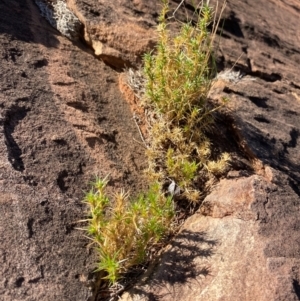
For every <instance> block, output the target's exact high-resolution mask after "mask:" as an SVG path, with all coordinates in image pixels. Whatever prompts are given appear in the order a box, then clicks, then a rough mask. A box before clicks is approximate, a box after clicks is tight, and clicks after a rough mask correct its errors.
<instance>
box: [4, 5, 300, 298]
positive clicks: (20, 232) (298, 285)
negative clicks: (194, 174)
mask: <svg viewBox="0 0 300 301" xmlns="http://www.w3.org/2000/svg"><path fill="white" fill-rule="evenodd" d="M42 1H44V0H42ZM47 1H48V0H45V1H44V2H47ZM60 1H61V0H60ZM34 2H35V1H31V0H24V1H17V0H2V1H1V2H0V41H1V46H0V55H1V64H0V75H1V81H0V102H1V103H0V121H1V122H0V128H1V132H2V136H1V143H0V153H1V162H0V170H1V172H0V190H1V200H0V212H1V215H0V237H1V246H0V265H1V272H0V275H1V277H0V296H1V298H0V299H1V300H4V301H19V300H22V301H23V300H25V301H35V300H39V301H40V300H47V301H54V300H55V301H56V300H62V301H64V300H66V301H67V300H72V301H77V300H78V301H79V300H80V301H81V300H89V301H91V300H93V301H96V300H95V298H94V297H95V295H94V296H93V293H92V292H91V290H90V289H89V288H88V287H87V286H88V285H91V284H93V280H94V278H95V277H94V274H93V273H91V271H92V270H93V268H94V263H95V259H96V258H95V254H94V253H93V251H92V249H91V248H88V247H87V244H88V243H87V240H86V239H85V238H84V237H83V235H82V233H81V232H80V231H79V230H76V227H78V223H77V221H78V220H81V219H84V218H85V215H86V214H85V208H84V206H83V204H82V203H81V200H82V198H83V196H84V193H83V190H86V189H88V183H89V182H90V181H91V179H92V178H93V176H94V175H95V174H99V175H100V176H104V175H106V174H108V173H109V174H110V175H111V177H112V178H113V179H114V181H112V182H111V185H110V190H111V191H113V190H114V189H118V188H120V187H127V188H131V190H133V191H139V190H140V189H141V188H142V187H143V185H144V183H143V182H142V178H141V174H142V169H143V166H144V164H145V163H144V162H145V158H144V148H143V146H142V145H141V143H140V142H141V137H140V133H139V131H138V127H137V125H136V123H135V122H134V119H133V118H132V117H133V112H132V111H131V110H130V106H129V104H128V103H127V102H126V100H125V98H127V100H128V101H129V103H130V104H131V108H133V110H134V112H138V113H139V114H141V113H142V112H140V111H138V109H137V107H136V101H137V99H136V98H135V96H134V94H132V91H130V90H128V87H127V85H126V83H125V80H124V76H119V74H117V73H116V72H115V71H114V70H113V69H115V70H120V69H122V68H124V67H129V66H134V67H138V65H139V64H140V62H141V56H142V55H143V53H144V52H145V51H148V50H151V49H153V47H154V44H155V41H156V37H155V34H154V27H155V25H156V22H157V20H156V18H157V16H158V13H159V9H160V4H159V2H158V1H148V0H134V1H127V0H116V1H106V0H100V1H95V0H85V1H83V0H66V3H67V4H68V9H70V10H71V11H72V12H73V14H75V15H76V20H77V18H78V19H79V20H80V22H81V23H82V25H83V31H82V32H81V31H80V32H79V34H81V36H80V38H81V41H78V40H77V39H74V40H72V36H69V38H71V40H69V39H68V38H66V37H65V36H63V35H62V34H65V33H64V32H62V34H60V32H59V31H57V30H56V29H55V28H58V30H60V29H59V28H60V27H58V26H54V28H53V27H51V26H50V25H49V24H48V22H47V21H46V20H45V19H44V18H43V17H42V16H41V15H40V11H39V9H38V7H37V6H36V5H35V4H34ZM48 2H53V3H54V2H55V3H57V2H58V1H55V0H53V1H50V0H49V1H48ZM180 3H182V5H181V8H180V9H179V10H178V11H177V12H176V18H177V19H179V20H181V21H184V20H185V17H186V14H187V15H191V14H192V11H193V9H192V5H191V3H192V1H189V0H186V1H183V2H181V1H178V0H176V1H175V0H174V1H173V0H172V1H170V7H171V12H170V14H172V11H174V10H175V9H176V7H178V5H179V4H180ZM215 3H216V1H210V4H211V5H214V4H215ZM299 17H300V4H299V1H297V0H270V1H265V2H263V3H262V2H261V1H258V0H244V1H237V0H228V1H227V7H226V9H225V12H224V14H223V16H222V20H221V24H223V30H222V37H221V38H220V40H219V47H218V50H217V51H216V54H217V65H218V68H219V70H218V71H219V75H218V77H217V79H216V81H215V84H214V86H213V88H212V90H211V92H210V98H212V99H214V100H217V101H218V100H220V99H221V98H222V97H224V96H225V97H227V98H229V99H230V103H229V107H230V110H231V111H230V113H227V115H226V116H225V117H224V116H223V117H222V116H218V117H220V118H217V119H216V120H217V123H216V129H217V131H216V133H215V134H213V135H212V136H211V141H212V145H213V147H214V146H218V147H221V149H222V150H224V151H229V152H231V156H232V158H233V159H232V162H231V168H230V171H229V173H228V174H227V175H226V177H224V178H223V179H221V180H220V182H219V183H218V184H217V185H216V186H215V187H213V188H212V191H211V193H210V194H209V195H207V197H206V198H205V200H204V202H203V204H202V205H201V207H200V209H199V211H198V212H197V213H196V214H195V215H194V216H192V217H190V218H189V219H188V220H187V221H186V223H185V224H184V226H183V228H182V229H181V231H180V233H179V234H178V235H177V236H176V237H175V238H174V239H173V240H172V241H171V242H170V244H169V246H168V247H167V248H166V249H165V250H164V252H163V255H162V257H161V258H160V259H159V263H158V264H157V266H155V267H154V268H153V271H152V273H151V274H150V276H148V277H145V279H142V280H141V281H140V282H139V283H138V284H136V286H134V287H133V288H132V289H131V290H129V291H128V292H126V294H124V295H123V296H122V298H123V300H157V299H159V300H165V301H168V300H184V301H185V300H187V301H189V300H199V301H200V300H209V301H217V300H218V301H219V300H222V301H229V300H230V301H235V300H237V301H241V300H245V301H252V300H253V301H256V300H259V301H275V300H276V301H281V300H282V301H283V300H288V301H293V300H299V299H300V269H299V266H300V226H299V213H300V212H299V210H300V209H299V208H300V188H299V187H300V164H299V162H300V151H299V136H300V122H299V118H300V82H299V70H298V69H299V68H298V65H299V64H300V41H299V37H300V26H299V25H300V23H299V22H300V21H299V20H300V18H299ZM64 24H68V23H67V22H65V23H64ZM53 25H55V24H54V23H53V24H52V26H53ZM220 32H221V30H220ZM220 32H219V33H220ZM87 44H88V45H87ZM98 58H101V59H102V61H101V60H98ZM103 61H104V62H106V63H107V65H105V64H104V62H103ZM108 65H109V66H108ZM110 67H113V69H112V68H110ZM228 69H229V71H228ZM221 71H223V73H221Z"/></svg>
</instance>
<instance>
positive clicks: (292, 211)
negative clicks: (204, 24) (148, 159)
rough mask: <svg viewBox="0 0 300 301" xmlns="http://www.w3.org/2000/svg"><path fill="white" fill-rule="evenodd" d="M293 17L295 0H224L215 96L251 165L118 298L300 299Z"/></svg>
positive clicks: (298, 57)
mask: <svg viewBox="0 0 300 301" xmlns="http://www.w3.org/2000/svg"><path fill="white" fill-rule="evenodd" d="M299 17H300V4H299V3H298V2H297V1H269V2H268V3H265V5H264V7H262V6H261V2H259V1H242V2H241V1H234V0H232V1H228V4H227V7H226V10H225V12H224V14H223V16H222V18H223V19H222V22H223V21H224V27H223V34H222V38H221V39H220V41H219V51H218V64H219V67H220V69H221V70H222V69H224V68H233V70H232V71H230V72H228V73H227V75H224V76H220V79H219V80H217V81H216V83H215V85H214V87H213V89H212V91H211V97H212V98H214V99H216V100H218V99H220V98H221V97H222V96H226V97H229V98H230V100H231V101H230V107H231V109H232V113H231V114H230V115H231V116H233V119H234V122H233V125H232V130H233V134H234V136H235V139H234V140H235V141H236V142H237V143H238V144H239V146H240V149H241V150H243V152H244V154H245V156H246V157H247V158H248V159H249V163H250V165H252V172H251V171H250V170H251V169H250V170H248V171H250V174H249V173H247V172H246V169H247V168H245V166H244V167H242V166H241V165H240V168H241V169H240V171H231V172H229V174H228V175H227V179H224V180H221V182H220V183H219V184H218V185H217V186H216V187H214V189H213V191H212V193H211V194H210V195H208V196H207V197H206V199H205V200H204V202H203V204H202V206H201V208H200V210H199V212H198V214H196V215H194V216H192V217H191V218H189V219H188V220H187V221H186V223H185V225H184V227H183V229H182V231H181V232H180V234H179V235H178V236H177V237H176V238H175V239H174V240H173V241H172V242H171V243H170V245H169V247H168V248H167V250H166V251H165V253H164V255H163V256H162V258H161V260H160V263H159V264H158V266H157V267H156V269H154V273H153V275H152V276H150V277H149V278H147V279H144V280H143V281H141V283H140V284H139V285H137V286H136V287H135V288H134V289H132V290H131V291H130V292H128V293H126V294H124V295H123V300H223V301H225V300H228V301H229V300H266V301H267V300H299V299H300V270H299V264H300V230H299V227H298V225H299V221H300V218H299V213H300V164H299V162H300V151H299V135H300V122H299V120H300V101H299V100H300V82H299V70H298V67H297V66H298V64H299V62H300V41H299V36H300V26H299V25H300V23H299ZM234 71H236V72H237V71H239V72H240V73H239V74H237V73H234ZM239 75H242V76H241V77H240V76H239ZM231 79H235V80H231ZM228 138H231V139H232V137H228ZM229 143H230V142H229ZM251 162H252V163H251ZM232 164H233V166H235V167H237V165H236V162H232ZM253 173H254V174H253Z"/></svg>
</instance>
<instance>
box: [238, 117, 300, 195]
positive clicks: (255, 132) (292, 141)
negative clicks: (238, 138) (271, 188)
mask: <svg viewBox="0 0 300 301" xmlns="http://www.w3.org/2000/svg"><path fill="white" fill-rule="evenodd" d="M243 127H244V130H243V131H244V134H245V136H246V137H247V141H248V143H249V146H250V148H251V149H252V151H253V152H254V154H255V155H256V156H257V157H258V158H259V159H260V160H262V161H263V163H264V164H268V165H270V166H271V167H273V168H274V169H278V170H280V171H282V172H283V173H285V174H286V175H288V176H289V184H290V186H291V188H292V189H293V190H294V191H295V193H297V195H299V196H300V190H299V188H298V184H297V183H300V172H299V171H300V163H299V162H298V161H297V160H296V159H297V158H296V155H297V144H298V141H299V136H300V131H299V130H298V129H296V128H292V129H290V131H289V133H286V134H285V138H286V139H285V140H283V139H276V138H275V137H272V136H267V135H265V134H264V133H263V132H262V131H261V130H260V129H258V128H256V127H254V126H252V125H251V124H249V123H244V124H243Z"/></svg>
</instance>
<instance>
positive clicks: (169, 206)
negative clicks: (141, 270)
mask: <svg viewBox="0 0 300 301" xmlns="http://www.w3.org/2000/svg"><path fill="white" fill-rule="evenodd" d="M107 183H108V182H107V179H106V178H105V179H100V178H97V179H96V180H95V182H94V183H93V185H92V186H93V187H92V189H91V190H90V192H88V193H87V194H86V197H85V203H86V204H87V205H88V208H89V210H88V215H89V217H88V219H87V220H86V221H87V222H88V225H87V227H86V231H87V233H88V236H89V237H90V238H91V239H92V241H93V242H94V243H95V244H96V246H97V250H98V254H99V264H98V269H97V270H98V271H104V272H105V274H106V275H105V276H104V277H103V278H104V279H107V280H108V281H109V282H110V283H111V284H113V283H115V282H116V281H117V280H118V279H119V277H120V276H121V275H122V274H123V273H125V272H126V271H127V270H128V269H129V268H130V267H132V266H134V265H138V264H140V263H142V262H143V261H144V260H145V259H146V258H147V250H148V249H149V247H151V246H153V245H155V244H156V243H157V242H158V241H160V240H161V239H162V238H163V237H164V236H165V235H167V234H168V233H170V231H171V230H170V227H169V226H170V223H171V221H172V219H173V217H174V204H173V200H172V198H171V197H165V196H164V195H163V194H162V193H161V191H160V186H159V185H158V184H153V185H152V186H151V187H150V189H149V190H148V192H147V193H144V194H141V195H139V196H138V197H137V198H136V199H133V200H130V199H129V194H128V193H125V192H124V191H121V192H119V193H117V194H114V196H113V200H110V199H109V198H108V197H107V195H106V192H105V190H106V186H107Z"/></svg>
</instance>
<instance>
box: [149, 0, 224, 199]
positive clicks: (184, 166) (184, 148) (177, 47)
mask: <svg viewBox="0 0 300 301" xmlns="http://www.w3.org/2000/svg"><path fill="white" fill-rule="evenodd" d="M162 3H163V8H162V11H161V14H160V17H159V25H158V28H157V32H158V39H159V41H158V45H157V47H156V51H155V52H154V53H148V54H146V55H145V56H144V75H145V79H146V80H145V81H146V85H145V96H144V106H146V107H148V108H150V110H152V111H154V112H155V116H156V117H155V119H154V120H152V128H151V130H150V139H149V140H150V142H149V144H150V145H149V148H148V150H147V154H148V158H149V160H150V165H149V169H148V174H149V175H150V178H151V179H154V180H157V181H160V182H163V181H164V180H165V179H166V178H171V179H172V180H174V181H175V182H176V183H177V184H178V185H179V186H180V188H181V190H182V191H183V193H184V194H185V196H186V197H187V198H188V199H190V200H192V201H197V200H198V199H199V193H198V194H197V193H195V188H194V187H193V179H194V178H195V176H196V174H197V173H198V172H199V171H200V170H203V169H205V170H206V171H207V172H211V173H220V172H222V171H223V170H224V169H225V167H226V163H227V162H228V160H229V155H228V154H223V155H222V156H221V157H220V158H219V159H218V160H215V161H210V156H211V150H210V142H209V140H208V139H207V137H206V132H207V131H208V130H210V129H211V126H212V124H213V121H214V120H213V112H214V111H215V110H217V109H218V108H213V107H212V106H211V105H210V104H209V103H208V97H207V96H208V92H209V90H210V87H211V84H212V77H213V76H214V75H215V74H216V68H215V63H214V56H213V41H214V38H215V34H216V29H217V25H218V22H216V21H215V20H213V11H212V9H211V8H210V7H209V6H208V4H204V3H202V6H201V11H200V12H199V14H198V19H197V22H196V25H195V26H194V25H193V24H192V22H191V21H189V22H187V23H184V24H182V26H181V29H180V31H179V32H178V34H177V35H175V36H173V35H171V33H170V31H169V29H168V23H167V21H168V19H167V18H166V16H167V13H168V10H169V6H168V1H167V0H162ZM211 23H214V24H212V27H213V30H212V32H210V31H209V30H208V26H209V25H211ZM190 192H192V193H190Z"/></svg>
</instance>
